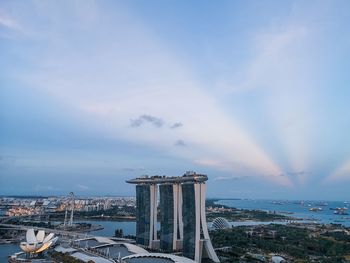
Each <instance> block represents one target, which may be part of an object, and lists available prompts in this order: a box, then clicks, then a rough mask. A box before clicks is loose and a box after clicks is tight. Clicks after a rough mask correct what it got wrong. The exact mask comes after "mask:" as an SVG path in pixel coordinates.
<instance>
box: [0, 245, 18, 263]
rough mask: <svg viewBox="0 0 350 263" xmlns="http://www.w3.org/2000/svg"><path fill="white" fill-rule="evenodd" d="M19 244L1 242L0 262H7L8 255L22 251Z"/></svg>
mask: <svg viewBox="0 0 350 263" xmlns="http://www.w3.org/2000/svg"><path fill="white" fill-rule="evenodd" d="M20 250H21V249H20V248H19V246H18V244H1V245H0V262H1V263H6V262H7V257H8V256H9V255H12V254H14V253H16V252H20Z"/></svg>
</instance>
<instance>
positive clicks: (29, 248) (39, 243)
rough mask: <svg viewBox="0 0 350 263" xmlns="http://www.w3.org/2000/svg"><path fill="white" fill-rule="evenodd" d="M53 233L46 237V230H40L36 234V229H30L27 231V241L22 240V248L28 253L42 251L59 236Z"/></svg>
mask: <svg viewBox="0 0 350 263" xmlns="http://www.w3.org/2000/svg"><path fill="white" fill-rule="evenodd" d="M54 236H55V235H54V234H53V233H50V234H48V235H47V236H46V237H45V231H44V230H39V231H38V233H37V234H36V235H35V232H34V229H33V228H31V229H28V230H27V233H26V242H21V244H20V245H19V246H20V248H21V249H22V250H23V251H24V252H27V253H40V252H43V251H44V250H46V249H48V248H49V247H51V246H52V245H54V244H55V243H56V241H57V239H58V237H54Z"/></svg>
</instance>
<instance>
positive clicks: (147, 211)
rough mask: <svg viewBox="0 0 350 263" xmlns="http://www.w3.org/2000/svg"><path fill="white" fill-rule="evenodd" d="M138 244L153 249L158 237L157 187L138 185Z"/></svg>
mask: <svg viewBox="0 0 350 263" xmlns="http://www.w3.org/2000/svg"><path fill="white" fill-rule="evenodd" d="M136 207H137V209H136V242H137V243H138V244H140V245H144V246H149V247H152V242H153V240H155V239H156V237H157V187H156V185H154V184H138V185H136Z"/></svg>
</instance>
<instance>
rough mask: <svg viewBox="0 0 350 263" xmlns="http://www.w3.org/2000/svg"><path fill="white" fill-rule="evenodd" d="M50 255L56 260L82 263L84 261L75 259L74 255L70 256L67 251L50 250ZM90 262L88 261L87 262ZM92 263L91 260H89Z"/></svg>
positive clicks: (67, 262)
mask: <svg viewBox="0 0 350 263" xmlns="http://www.w3.org/2000/svg"><path fill="white" fill-rule="evenodd" d="M50 256H51V257H52V258H53V259H54V260H55V261H57V262H64V263H84V261H82V260H80V259H77V258H75V257H72V256H70V255H69V254H68V253H61V252H51V253H50ZM88 263H90V262H88ZM91 263H93V261H91Z"/></svg>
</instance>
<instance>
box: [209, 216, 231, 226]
mask: <svg viewBox="0 0 350 263" xmlns="http://www.w3.org/2000/svg"><path fill="white" fill-rule="evenodd" d="M230 227H231V225H230V223H229V222H228V221H227V220H226V219H225V218H223V217H217V218H215V219H214V221H213V223H212V228H214V229H227V228H230Z"/></svg>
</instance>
